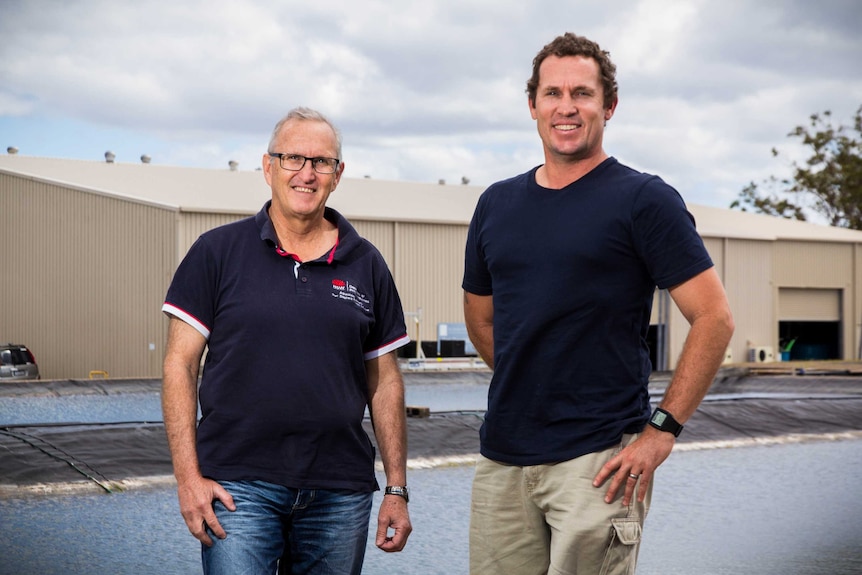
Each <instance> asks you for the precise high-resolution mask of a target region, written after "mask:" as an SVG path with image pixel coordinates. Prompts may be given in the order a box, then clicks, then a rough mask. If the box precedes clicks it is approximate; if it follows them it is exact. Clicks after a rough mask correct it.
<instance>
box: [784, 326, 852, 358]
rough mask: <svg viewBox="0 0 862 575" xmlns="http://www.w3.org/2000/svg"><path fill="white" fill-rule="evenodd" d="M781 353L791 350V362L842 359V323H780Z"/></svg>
mask: <svg viewBox="0 0 862 575" xmlns="http://www.w3.org/2000/svg"><path fill="white" fill-rule="evenodd" d="M778 341H779V345H780V351H782V352H785V350H787V348H788V347H789V348H790V357H789V358H788V359H789V360H790V361H794V360H805V359H842V358H841V322H837V321H781V322H778Z"/></svg>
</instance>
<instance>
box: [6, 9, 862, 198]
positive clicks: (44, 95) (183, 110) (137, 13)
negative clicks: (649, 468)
mask: <svg viewBox="0 0 862 575" xmlns="http://www.w3.org/2000/svg"><path fill="white" fill-rule="evenodd" d="M859 29H862V8H860V7H859V6H858V2H856V1H855V0H821V1H819V2H817V3H814V4H812V3H810V2H807V1H804V0H788V1H786V2H782V3H763V2H759V1H758V0H728V1H726V2H721V3H716V2H706V1H705V0H697V1H683V0H639V1H624V0H605V1H602V2H600V1H598V0H590V1H583V2H570V3H560V2H557V1H551V0H538V1H536V2H516V1H515V0H496V1H494V0H438V1H437V2H427V1H416V0H408V1H404V2H399V3H394V2H384V1H383V0H372V1H367V2H353V1H351V0H341V1H330V2H316V3H310V4H309V3H302V2H297V1H287V2H278V3H272V2H263V1H261V0H248V1H246V2H242V3H235V2H228V1H227V0H210V1H207V2H204V1H202V0H189V1H186V2H176V1H175V0H150V1H148V2H141V3H124V2H111V1H108V0H68V1H65V2H60V1H58V0H29V1H26V0H6V1H5V2H3V3H2V4H0V36H2V37H3V38H4V42H3V44H2V45H0V77H2V78H3V79H4V80H3V86H2V89H0V134H3V136H4V137H5V138H6V139H7V141H6V142H0V144H2V145H15V146H17V147H19V148H20V149H21V153H23V154H30V155H45V156H69V157H86V158H91V159H100V158H101V154H102V153H103V152H104V150H106V149H109V148H110V149H112V150H114V151H115V152H117V153H118V159H124V160H125V161H136V159H137V157H138V156H139V155H140V154H142V153H147V154H149V155H151V156H152V157H153V161H154V162H157V163H172V164H179V165H194V166H211V167H218V168H223V167H226V166H227V162H228V160H231V159H233V160H237V161H239V162H240V169H244V170H250V169H254V168H256V167H257V166H258V165H259V163H260V155H261V154H262V152H263V151H264V149H265V146H266V142H267V140H268V138H269V132H270V130H271V128H272V125H273V124H274V123H275V122H276V120H277V119H278V118H279V117H281V116H282V115H283V114H284V113H285V112H286V111H287V110H288V109H290V108H291V107H293V106H296V105H300V104H301V105H308V106H312V107H316V108H318V109H320V110H321V111H323V112H324V113H326V114H328V115H330V116H331V117H332V119H333V120H335V121H336V123H337V124H338V125H339V126H340V127H341V128H342V131H343V134H344V138H345V142H344V151H345V160H346V162H347V165H348V172H347V174H348V176H354V177H362V176H364V175H366V174H368V175H371V176H372V177H374V178H380V179H408V180H418V181H426V182H436V181H437V180H439V179H445V180H446V181H447V182H448V183H453V184H455V183H458V182H460V180H461V177H462V176H466V177H468V178H469V179H470V180H471V182H472V183H476V184H481V185H485V184H490V183H491V182H493V181H495V180H498V179H501V178H505V177H509V176H511V175H514V174H515V173H516V172H520V171H524V170H527V169H529V168H530V167H532V166H533V165H535V164H537V163H540V162H541V161H542V157H541V146H540V143H539V140H538V138H537V136H536V133H535V127H534V125H533V123H532V121H531V120H530V118H529V114H528V113H527V106H526V97H525V94H524V87H525V82H526V79H527V77H528V76H529V75H530V72H531V62H532V58H533V56H534V55H535V53H536V52H537V51H538V50H539V49H540V48H541V47H542V46H543V45H544V44H546V43H547V42H549V41H550V40H551V39H552V38H553V37H554V36H555V35H557V34H560V33H562V32H564V31H573V32H576V33H580V34H585V35H587V36H590V37H592V38H594V39H596V40H597V41H599V42H600V43H601V45H602V47H603V48H604V49H606V50H609V51H610V52H611V55H612V57H613V58H614V61H615V62H616V64H617V67H618V79H619V82H620V105H619V107H618V109H617V114H616V116H615V117H614V118H613V120H612V121H611V123H610V124H609V127H608V132H607V134H606V140H605V143H606V148H607V150H608V152H609V153H611V154H612V155H615V156H617V157H618V158H620V159H621V160H622V161H624V162H626V163H629V164H630V165H632V166H633V167H635V168H638V169H642V170H644V171H649V172H652V173H658V174H659V175H661V176H662V177H664V178H665V179H666V180H668V181H669V182H670V183H672V184H673V185H675V186H676V187H677V188H678V189H679V190H680V192H681V193H682V194H683V196H684V197H686V199H687V200H688V201H693V202H699V203H709V204H714V205H721V206H726V205H728V204H729V203H730V201H732V200H733V199H734V198H735V197H736V195H737V194H738V192H739V190H741V189H742V187H743V186H744V185H745V184H747V183H748V182H749V181H752V180H759V179H762V178H765V177H767V176H768V175H770V174H773V173H776V172H778V171H780V170H782V169H784V167H785V165H784V164H781V162H779V161H776V160H775V159H774V158H772V156H771V154H770V149H771V148H772V147H782V146H783V147H786V148H788V149H789V151H788V156H787V157H788V158H792V157H794V156H792V154H793V153H797V152H794V148H793V144H794V143H793V141H792V140H789V139H788V138H787V133H788V132H789V131H790V130H791V129H793V127H794V126H796V125H799V124H804V123H806V122H807V119H808V116H809V115H810V114H812V113H815V112H820V111H823V110H826V109H829V110H832V111H833V117H834V118H835V120H836V121H849V118H850V115H851V114H852V113H853V112H855V110H856V108H857V107H858V106H859V104H862V74H860V68H859V64H858V57H859V54H860V53H862V40H860V35H859V33H858V31H859ZM82 154H85V155H83V156H82Z"/></svg>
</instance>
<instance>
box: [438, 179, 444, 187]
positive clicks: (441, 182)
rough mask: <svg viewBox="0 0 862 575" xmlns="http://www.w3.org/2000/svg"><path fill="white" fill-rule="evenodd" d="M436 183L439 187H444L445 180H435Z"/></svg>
mask: <svg viewBox="0 0 862 575" xmlns="http://www.w3.org/2000/svg"><path fill="white" fill-rule="evenodd" d="M437 183H438V184H440V185H441V186H445V185H446V180H444V179H443V178H440V179H439V180H437Z"/></svg>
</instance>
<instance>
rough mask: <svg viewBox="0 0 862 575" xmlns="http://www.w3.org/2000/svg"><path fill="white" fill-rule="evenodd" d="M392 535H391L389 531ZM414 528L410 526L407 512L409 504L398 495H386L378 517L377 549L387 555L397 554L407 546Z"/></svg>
mask: <svg viewBox="0 0 862 575" xmlns="http://www.w3.org/2000/svg"><path fill="white" fill-rule="evenodd" d="M390 529H391V530H392V534H391V535H390V534H389V530H390ZM411 531H413V526H412V525H410V514H409V513H408V512H407V502H406V501H405V500H404V498H402V497H399V496H397V495H385V496H384V497H383V501H382V502H381V503H380V513H379V514H378V515H377V539H376V541H375V543H376V545H377V547H379V548H380V549H382V550H383V551H386V552H387V553H397V552H398V551H401V550H402V549H404V546H405V545H407V538H408V537H410V532H411Z"/></svg>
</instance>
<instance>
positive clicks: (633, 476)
mask: <svg viewBox="0 0 862 575" xmlns="http://www.w3.org/2000/svg"><path fill="white" fill-rule="evenodd" d="M629 477H631V478H632V479H634V480H637V478H638V477H640V475H635V474H634V473H629Z"/></svg>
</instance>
